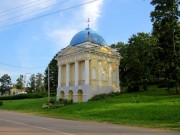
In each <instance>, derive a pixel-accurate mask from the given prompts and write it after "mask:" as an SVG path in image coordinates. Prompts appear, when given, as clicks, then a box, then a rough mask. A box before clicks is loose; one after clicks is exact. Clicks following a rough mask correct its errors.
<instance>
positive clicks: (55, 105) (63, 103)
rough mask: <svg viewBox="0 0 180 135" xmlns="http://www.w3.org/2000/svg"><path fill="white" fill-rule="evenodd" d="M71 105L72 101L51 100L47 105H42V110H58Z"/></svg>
mask: <svg viewBox="0 0 180 135" xmlns="http://www.w3.org/2000/svg"><path fill="white" fill-rule="evenodd" d="M71 104H73V100H67V99H59V100H58V101H56V100H54V99H51V100H50V101H49V102H48V103H44V104H43V106H42V108H60V107H63V106H68V105H71Z"/></svg>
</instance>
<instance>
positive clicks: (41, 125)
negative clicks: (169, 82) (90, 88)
mask: <svg viewBox="0 0 180 135" xmlns="http://www.w3.org/2000/svg"><path fill="white" fill-rule="evenodd" d="M0 135H180V132H175V131H168V130H159V129H148V128H139V127H131V126H121V125H113V124H107V123H98V122H80V121H72V120H63V119H55V118H47V117H40V116H34V115H30V114H24V113H16V112H10V111H0Z"/></svg>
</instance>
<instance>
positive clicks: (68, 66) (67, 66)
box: [66, 63, 70, 86]
mask: <svg viewBox="0 0 180 135" xmlns="http://www.w3.org/2000/svg"><path fill="white" fill-rule="evenodd" d="M69 69H70V65H69V63H68V64H66V86H69V72H70V70H69Z"/></svg>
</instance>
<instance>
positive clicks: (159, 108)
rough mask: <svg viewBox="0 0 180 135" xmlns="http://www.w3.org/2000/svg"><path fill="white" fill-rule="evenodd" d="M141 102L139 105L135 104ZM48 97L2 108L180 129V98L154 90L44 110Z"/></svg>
mask: <svg viewBox="0 0 180 135" xmlns="http://www.w3.org/2000/svg"><path fill="white" fill-rule="evenodd" d="M135 100H136V101H139V102H138V103H135V102H134V101H135ZM45 102H47V98H41V99H24V100H10V101H4V102H3V106H1V107H0V109H3V110H16V111H21V112H29V113H34V114H38V115H45V116H49V117H56V118H66V119H77V120H93V121H101V122H110V123H115V124H124V125H136V126H145V127H156V128H167V129H176V130H180V115H179V114H180V96H179V95H173V94H172V93H166V92H165V90H163V89H157V88H156V87H151V88H150V90H149V91H147V92H139V93H131V94H130V93H122V94H121V95H120V96H117V97H113V98H107V99H104V100H99V101H91V102H86V103H74V104H73V105H70V106H65V107H62V108H57V109H43V108H42V104H43V103H45Z"/></svg>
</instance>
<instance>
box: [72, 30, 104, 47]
mask: <svg viewBox="0 0 180 135" xmlns="http://www.w3.org/2000/svg"><path fill="white" fill-rule="evenodd" d="M88 33H89V36H88ZM88 41H90V42H91V43H94V44H98V45H106V42H105V40H104V39H103V38H102V37H101V36H100V35H99V34H97V33H96V32H95V31H93V30H91V29H90V28H86V29H85V30H83V31H80V32H78V33H77V34H76V35H75V36H74V37H73V38H72V40H71V42H70V45H71V46H76V45H78V44H81V43H84V42H88Z"/></svg>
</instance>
